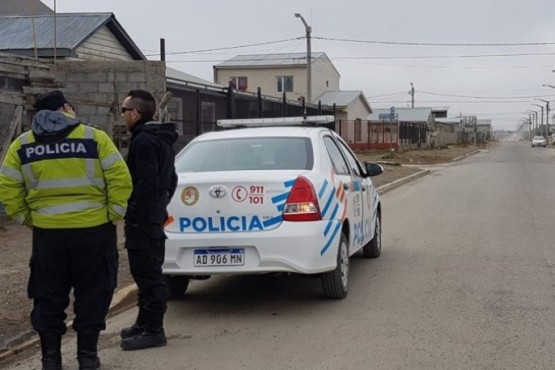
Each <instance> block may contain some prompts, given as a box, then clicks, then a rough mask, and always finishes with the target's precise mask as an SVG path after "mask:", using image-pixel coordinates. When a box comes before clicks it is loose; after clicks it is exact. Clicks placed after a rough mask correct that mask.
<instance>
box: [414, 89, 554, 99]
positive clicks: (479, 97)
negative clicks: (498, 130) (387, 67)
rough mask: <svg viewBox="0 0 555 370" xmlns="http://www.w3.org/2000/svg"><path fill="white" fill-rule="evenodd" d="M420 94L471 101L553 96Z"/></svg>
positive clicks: (426, 92) (424, 92)
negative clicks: (468, 99) (469, 99)
mask: <svg viewBox="0 0 555 370" xmlns="http://www.w3.org/2000/svg"><path fill="white" fill-rule="evenodd" d="M418 92H419V93H421V94H428V95H437V96H451V97H455V98H471V99H533V98H540V97H550V96H553V95H532V96H468V95H451V94H440V93H433V92H428V91H420V90H418Z"/></svg>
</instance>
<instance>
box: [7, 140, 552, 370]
mask: <svg viewBox="0 0 555 370" xmlns="http://www.w3.org/2000/svg"><path fill="white" fill-rule="evenodd" d="M553 184H555V150H553V149H544V148H534V149H532V148H531V147H530V144H529V143H528V142H508V143H501V145H499V146H498V147H496V148H495V149H493V150H491V151H489V152H481V153H478V154H475V155H474V156H472V157H469V158H467V159H465V160H463V161H461V162H457V163H455V164H453V165H450V166H447V167H443V168H440V169H437V170H434V171H433V172H432V173H431V174H430V175H428V176H425V177H423V178H421V179H418V180H416V181H414V182H411V183H409V184H406V185H403V186H402V187H400V188H398V189H395V190H393V191H391V192H388V193H386V194H384V195H383V196H382V201H383V228H384V237H383V243H384V247H383V254H382V256H381V257H380V258H379V259H376V260H365V259H362V258H355V259H354V260H353V261H352V270H351V290H350V293H349V296H348V297H347V298H346V299H345V300H341V301H327V300H324V299H322V298H321V296H320V295H321V290H320V289H321V288H320V283H319V280H316V279H307V278H300V277H283V278H273V277H264V276H263V277H260V276H259V277H232V278H213V279H210V280H208V281H201V282H194V283H193V284H192V286H191V288H190V290H189V292H188V295H187V297H186V298H185V299H184V300H182V301H177V302H172V303H171V304H170V306H169V310H168V314H167V319H166V331H167V334H168V336H169V344H168V346H167V347H163V348H158V349H151V350H145V351H138V352H123V351H121V350H120V349H119V348H118V343H119V339H118V337H117V336H118V331H119V329H120V328H121V327H123V326H125V325H127V324H129V323H131V322H132V320H133V319H134V315H135V314H136V312H135V310H130V311H127V312H125V313H123V314H121V315H118V316H117V317H115V318H112V319H111V320H110V321H109V323H108V330H107V331H106V332H105V333H104V334H103V338H102V350H101V359H102V361H103V365H104V366H103V369H199V370H200V369H203V370H204V369H210V370H213V369H234V370H236V369H504V370H505V369H555V295H554V289H555V276H554V266H555V243H554V241H553V240H554V238H555V233H554V225H555V216H554V215H555V212H554V207H555V202H554V198H555V189H554V188H553ZM74 354H75V346H74V339H73V338H71V337H70V338H68V340H67V341H66V342H65V343H64V360H65V362H66V363H67V365H66V369H73V368H75V366H76V365H75V360H74V357H75V355H74ZM38 361H39V357H38V355H36V356H34V357H33V358H31V359H30V360H25V361H23V362H21V363H19V364H17V365H16V366H14V367H11V368H12V369H32V368H36V367H38Z"/></svg>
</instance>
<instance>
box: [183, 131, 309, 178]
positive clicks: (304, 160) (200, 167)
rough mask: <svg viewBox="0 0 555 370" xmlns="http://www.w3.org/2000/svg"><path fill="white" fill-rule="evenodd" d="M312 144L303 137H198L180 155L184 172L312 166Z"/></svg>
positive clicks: (307, 167) (302, 168)
mask: <svg viewBox="0 0 555 370" xmlns="http://www.w3.org/2000/svg"><path fill="white" fill-rule="evenodd" d="M312 166H313V156H312V144H311V142H310V139H308V138H300V137H253V138H233V139H222V140H210V141H198V142H194V143H191V144H190V145H188V146H187V147H186V148H185V149H184V150H183V151H182V152H181V153H180V154H179V155H178V156H177V159H176V162H175V168H176V171H177V172H178V173H181V172H211V171H241V170H243V171H253V170H255V171H256V170H260V171H265V170H309V169H311V168H312Z"/></svg>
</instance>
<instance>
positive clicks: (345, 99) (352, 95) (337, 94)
mask: <svg viewBox="0 0 555 370" xmlns="http://www.w3.org/2000/svg"><path fill="white" fill-rule="evenodd" d="M361 94H362V91H326V92H324V93H323V94H322V95H320V96H319V97H318V98H317V99H316V100H315V101H318V100H320V101H321V102H322V104H324V105H333V104H334V103H335V104H336V105H337V106H344V107H346V106H349V105H351V104H352V103H353V102H354V101H355V100H356V99H358V98H359V96H360V95H361Z"/></svg>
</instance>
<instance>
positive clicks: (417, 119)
mask: <svg viewBox="0 0 555 370" xmlns="http://www.w3.org/2000/svg"><path fill="white" fill-rule="evenodd" d="M367 119H368V120H369V121H374V122H379V121H384V122H390V123H392V122H397V123H398V133H399V142H398V144H399V146H400V147H401V148H403V149H413V148H421V147H428V146H429V145H430V144H432V145H433V140H434V139H435V136H434V133H435V118H434V115H433V114H432V108H429V107H418V108H405V107H391V108H386V109H375V110H374V112H373V113H372V114H370V115H369V116H368V118H367Z"/></svg>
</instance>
